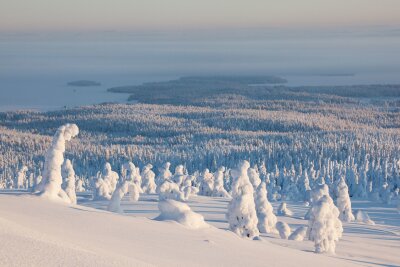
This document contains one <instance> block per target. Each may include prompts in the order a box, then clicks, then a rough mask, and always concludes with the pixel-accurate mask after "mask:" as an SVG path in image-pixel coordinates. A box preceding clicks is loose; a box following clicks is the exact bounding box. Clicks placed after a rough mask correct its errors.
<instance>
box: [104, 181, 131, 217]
mask: <svg viewBox="0 0 400 267" xmlns="http://www.w3.org/2000/svg"><path fill="white" fill-rule="evenodd" d="M128 184H129V182H128V181H124V182H122V184H120V185H119V186H118V187H117V188H116V189H115V190H114V193H113V195H112V197H111V200H110V202H109V203H108V206H107V210H108V211H112V212H118V213H123V210H122V208H121V200H122V198H123V197H124V195H125V194H126V193H127V192H128Z"/></svg>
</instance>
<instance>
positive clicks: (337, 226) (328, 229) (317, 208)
mask: <svg viewBox="0 0 400 267" xmlns="http://www.w3.org/2000/svg"><path fill="white" fill-rule="evenodd" d="M342 233H343V227H342V222H341V221H340V220H339V210H338V209H337V208H336V206H335V205H334V204H333V200H332V198H331V197H330V196H329V195H324V196H323V197H322V198H320V199H319V200H318V201H317V202H314V203H313V207H312V208H311V216H310V220H309V221H308V229H307V236H308V239H309V240H311V241H314V246H315V252H316V253H325V252H327V253H335V249H336V243H337V242H338V241H339V239H340V238H341V237H342Z"/></svg>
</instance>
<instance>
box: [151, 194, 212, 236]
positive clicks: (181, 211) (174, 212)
mask: <svg viewBox="0 0 400 267" xmlns="http://www.w3.org/2000/svg"><path fill="white" fill-rule="evenodd" d="M158 209H159V210H160V215H159V216H158V217H157V218H156V220H159V221H165V220H172V221H176V222H178V223H180V224H182V225H184V226H186V227H188V228H190V229H200V228H207V227H209V225H208V224H207V223H206V222H205V221H204V217H203V216H202V215H200V214H198V213H195V212H193V211H192V210H191V209H190V207H189V206H188V205H187V204H185V203H182V202H179V201H176V200H172V199H166V200H163V201H160V202H158Z"/></svg>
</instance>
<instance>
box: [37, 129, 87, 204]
mask: <svg viewBox="0 0 400 267" xmlns="http://www.w3.org/2000/svg"><path fill="white" fill-rule="evenodd" d="M78 133H79V128H78V126H76V124H65V125H63V126H61V127H60V128H58V130H57V132H56V134H55V135H54V137H53V141H52V143H51V146H50V148H49V150H48V151H47V154H46V157H45V163H44V171H43V180H44V188H43V190H42V191H41V193H40V195H41V196H42V197H46V198H48V199H52V200H62V201H64V202H67V203H70V201H71V200H70V199H69V198H68V196H67V194H66V193H65V191H64V190H63V189H62V188H61V184H62V176H61V165H62V163H63V162H64V152H65V143H66V142H67V141H70V140H71V139H72V138H73V137H75V136H76V135H78Z"/></svg>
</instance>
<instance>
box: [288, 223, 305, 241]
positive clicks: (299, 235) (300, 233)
mask: <svg viewBox="0 0 400 267" xmlns="http://www.w3.org/2000/svg"><path fill="white" fill-rule="evenodd" d="M306 235H307V226H300V227H299V228H297V229H296V230H295V231H294V232H293V233H292V234H291V235H290V236H289V240H294V241H303V240H304V238H305V237H306Z"/></svg>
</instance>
